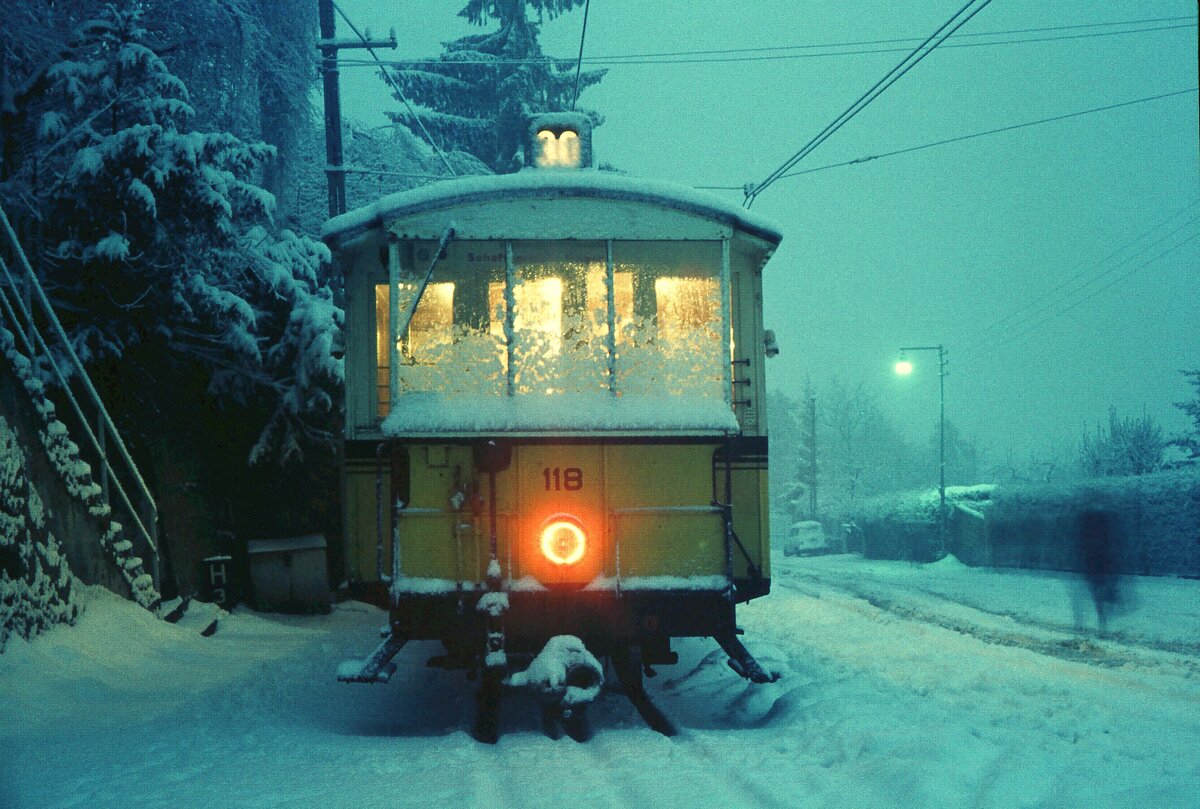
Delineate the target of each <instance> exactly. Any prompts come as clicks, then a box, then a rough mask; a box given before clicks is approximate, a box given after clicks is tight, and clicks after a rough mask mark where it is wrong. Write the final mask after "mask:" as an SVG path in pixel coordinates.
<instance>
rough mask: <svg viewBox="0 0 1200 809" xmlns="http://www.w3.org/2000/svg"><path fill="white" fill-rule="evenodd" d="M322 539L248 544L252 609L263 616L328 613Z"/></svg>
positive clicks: (297, 538)
mask: <svg viewBox="0 0 1200 809" xmlns="http://www.w3.org/2000/svg"><path fill="white" fill-rule="evenodd" d="M325 547H326V546H325V537H323V536H321V535H320V534H308V535H307V536H301V537H285V538H282V539H258V540H251V541H250V543H249V545H248V547H247V551H248V553H249V557H250V581H251V583H252V584H253V586H254V607H255V609H258V610H261V611H263V612H301V613H309V612H329V574H328V571H327V567H326V564H325Z"/></svg>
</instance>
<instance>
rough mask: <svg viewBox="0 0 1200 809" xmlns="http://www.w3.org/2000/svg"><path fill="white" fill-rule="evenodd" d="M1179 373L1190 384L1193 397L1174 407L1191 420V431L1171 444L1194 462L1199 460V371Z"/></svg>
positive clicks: (1177, 403)
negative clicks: (1185, 453)
mask: <svg viewBox="0 0 1200 809" xmlns="http://www.w3.org/2000/svg"><path fill="white" fill-rule="evenodd" d="M1181 373H1182V374H1183V375H1184V376H1186V377H1187V379H1188V382H1189V383H1191V386H1192V388H1193V393H1194V394H1195V395H1194V396H1192V398H1191V399H1188V400H1185V401H1182V402H1176V403H1175V406H1176V407H1178V408H1179V409H1180V410H1182V411H1183V412H1184V414H1185V415H1186V416H1187V417H1188V418H1190V419H1191V420H1192V431H1191V432H1190V433H1185V434H1184V435H1180V436H1178V437H1176V438H1175V439H1173V440H1172V442H1171V443H1173V444H1174V445H1175V446H1177V447H1180V448H1181V449H1183V450H1184V451H1185V452H1187V453H1188V455H1189V456H1190V458H1191V459H1192V460H1193V461H1195V460H1197V459H1200V369H1197V370H1193V371H1181Z"/></svg>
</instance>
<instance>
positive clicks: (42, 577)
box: [0, 416, 79, 652]
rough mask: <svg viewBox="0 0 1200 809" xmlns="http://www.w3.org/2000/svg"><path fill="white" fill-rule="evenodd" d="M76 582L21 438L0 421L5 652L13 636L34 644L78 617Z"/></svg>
mask: <svg viewBox="0 0 1200 809" xmlns="http://www.w3.org/2000/svg"><path fill="white" fill-rule="evenodd" d="M75 585H76V580H75V577H74V576H73V575H71V569H70V567H68V565H67V560H66V558H65V557H64V556H63V555H62V554H61V553H59V545H58V542H57V541H56V540H55V539H54V536H53V534H51V533H50V532H49V531H48V530H47V529H46V519H45V509H44V507H43V505H42V500H41V498H40V497H39V496H38V493H37V491H36V490H35V489H34V488H33V486H32V485H30V482H29V475H28V472H27V470H26V464H25V455H24V453H23V452H22V451H21V446H20V444H18V443H17V436H16V433H14V432H13V430H12V428H11V427H10V426H9V425H8V422H7V421H5V419H4V418H3V417H2V416H0V652H3V651H4V646H5V644H6V643H7V642H8V639H9V637H10V636H11V635H19V636H21V637H22V638H31V637H33V636H34V635H37V634H38V633H40V632H43V631H45V630H46V629H48V628H50V627H51V626H54V625H55V624H61V623H68V624H73V623H75V619H76V618H78V616H79V603H78V601H77V599H76V594H75V591H76V586H75Z"/></svg>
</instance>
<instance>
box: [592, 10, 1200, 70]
mask: <svg viewBox="0 0 1200 809" xmlns="http://www.w3.org/2000/svg"><path fill="white" fill-rule="evenodd" d="M1183 20H1191V21H1194V20H1196V15H1195V14H1190V15H1183V16H1177V17H1152V18H1149V19H1140V20H1115V21H1111V22H1089V23H1075V24H1072V25H1049V26H1041V27H1037V28H1009V29H1005V30H1001V31H968V32H966V33H962V34H956V35H955V36H954V37H953V38H954V39H960V38H967V37H992V36H1008V35H1010V34H1037V33H1045V32H1047V31H1077V30H1080V29H1083V28H1111V27H1114V26H1120V25H1125V26H1128V25H1157V24H1159V23H1169V22H1170V23H1177V22H1181V21H1183ZM1184 27H1188V26H1184ZM1124 33H1131V32H1129V31H1109V32H1103V33H1100V34H1098V35H1097V36H1109V35H1113V34H1124ZM919 39H920V37H892V38H888V39H860V40H856V41H851V42H829V43H825V44H813V43H805V44H797V45H768V46H760V47H756V48H717V49H712V50H693V51H659V52H650V53H630V54H602V55H599V56H593V57H592V59H647V58H652V57H659V56H663V57H666V56H718V55H724V54H734V53H765V52H768V51H788V50H807V49H813V48H849V47H859V46H862V45H889V44H895V43H900V42H916V41H918V40H919ZM946 47H952V46H951V45H947V46H946Z"/></svg>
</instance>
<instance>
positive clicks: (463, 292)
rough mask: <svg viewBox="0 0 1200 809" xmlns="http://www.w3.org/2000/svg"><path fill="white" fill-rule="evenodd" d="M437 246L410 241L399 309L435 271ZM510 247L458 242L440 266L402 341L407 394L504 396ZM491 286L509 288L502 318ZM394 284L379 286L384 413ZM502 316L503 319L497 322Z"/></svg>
mask: <svg viewBox="0 0 1200 809" xmlns="http://www.w3.org/2000/svg"><path fill="white" fill-rule="evenodd" d="M436 249H437V244H436V243H435V242H409V243H406V244H405V245H404V249H403V250H402V251H401V284H400V299H399V304H400V306H399V309H400V312H401V317H403V314H404V313H405V312H406V311H407V310H408V307H409V306H410V305H411V304H412V299H413V296H414V295H415V294H416V291H417V288H418V286H419V284H420V279H421V277H422V276H423V275H424V273H425V272H426V270H428V268H429V262H430V261H431V260H432V254H433V251H434V250H436ZM504 273H505V271H504V245H503V244H502V243H495V242H467V241H463V242H453V243H451V244H450V245H449V246H448V247H447V249H446V256H445V257H444V258H442V259H441V260H439V261H438V264H437V267H436V268H435V269H434V272H433V280H431V282H430V284H429V286H428V288H426V290H425V294H424V295H423V296H422V297H421V301H420V303H418V304H417V310H416V312H415V313H414V314H413V319H412V323H411V324H410V325H409V328H408V331H407V333H406V334H403V335H400V336H399V340H400V367H399V368H398V370H397V376H398V381H399V383H400V393H401V395H405V394H413V393H439V394H444V395H451V396H487V395H491V396H502V395H504V392H505V384H506V367H507V348H506V346H505V344H504V308H503V288H504ZM490 285H498V288H499V289H500V290H501V301H500V310H499V312H498V313H497V312H495V311H493V309H494V307H490V306H489V295H488V290H489V286H490ZM389 298H390V290H389V288H388V285H387V284H386V283H385V284H379V285H377V286H376V287H375V324H376V341H375V345H376V363H377V367H378V369H379V372H378V376H377V384H378V389H379V411H378V412H379V415H380V416H381V417H382V416H384V415H386V414H387V413H388V411H389V407H388V395H389V389H388V384H389V373H388V368H389V366H390V362H391V356H390V345H389V340H390V336H389V335H390V334H391V319H390V316H389V306H388V304H389ZM497 316H498V317H499V321H498V322H497V321H496V318H497Z"/></svg>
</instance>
